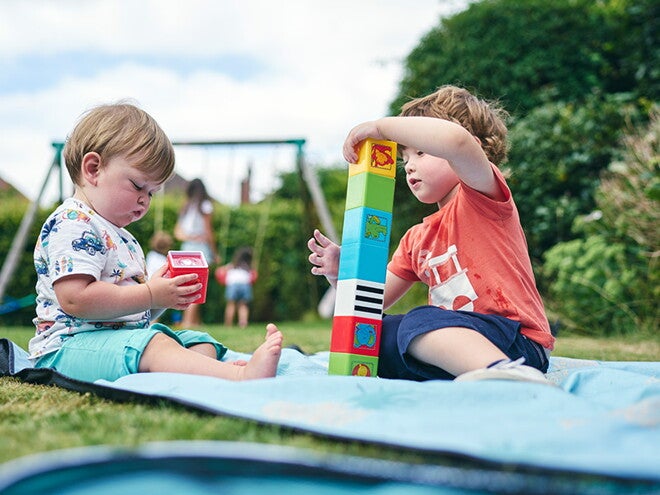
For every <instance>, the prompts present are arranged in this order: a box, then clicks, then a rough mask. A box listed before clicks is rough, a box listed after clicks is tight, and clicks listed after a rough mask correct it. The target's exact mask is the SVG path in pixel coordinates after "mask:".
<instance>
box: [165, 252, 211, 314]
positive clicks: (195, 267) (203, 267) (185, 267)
mask: <svg viewBox="0 0 660 495" xmlns="http://www.w3.org/2000/svg"><path fill="white" fill-rule="evenodd" d="M167 265H168V271H169V273H170V276H172V277H176V276H177V275H186V274H188V273H196V274H197V276H198V278H197V280H193V281H192V282H190V283H191V284H196V283H197V282H200V283H201V284H202V288H201V289H200V290H199V291H198V292H195V294H200V296H201V297H200V298H199V299H197V300H196V301H195V303H194V304H203V303H205V302H206V287H207V285H208V281H209V265H208V263H207V262H206V258H204V253H202V252H201V251H169V252H168V253H167Z"/></svg>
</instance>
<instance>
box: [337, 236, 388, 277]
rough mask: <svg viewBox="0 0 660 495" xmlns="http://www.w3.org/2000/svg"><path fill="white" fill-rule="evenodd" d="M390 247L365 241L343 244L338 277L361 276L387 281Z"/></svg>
mask: <svg viewBox="0 0 660 495" xmlns="http://www.w3.org/2000/svg"><path fill="white" fill-rule="evenodd" d="M388 248H389V246H387V245H384V246H382V247H380V246H375V245H374V244H372V243H365V242H359V243H351V244H345V245H342V247H341V253H340V255H339V276H338V279H339V280H342V279H349V278H359V279H362V280H371V281H374V282H381V283H385V273H386V272H387V259H388V256H389V249H388Z"/></svg>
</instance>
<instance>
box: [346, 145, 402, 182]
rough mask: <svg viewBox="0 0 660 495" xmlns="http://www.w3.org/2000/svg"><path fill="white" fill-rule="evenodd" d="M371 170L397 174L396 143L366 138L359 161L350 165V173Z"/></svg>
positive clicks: (390, 174) (385, 173) (382, 173)
mask: <svg viewBox="0 0 660 495" xmlns="http://www.w3.org/2000/svg"><path fill="white" fill-rule="evenodd" d="M362 172H369V173H372V174H378V175H384V176H385V177H391V178H394V177H395V175H396V143H395V142H393V141H382V140H377V139H365V140H364V141H363V142H362V146H361V147H360V152H359V153H358V162H357V163H351V164H349V166H348V175H349V177H350V176H351V175H356V174H360V173H362Z"/></svg>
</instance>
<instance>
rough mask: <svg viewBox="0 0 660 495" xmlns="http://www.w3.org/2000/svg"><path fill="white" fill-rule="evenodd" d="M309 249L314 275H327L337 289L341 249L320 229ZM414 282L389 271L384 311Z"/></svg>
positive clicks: (309, 242)
mask: <svg viewBox="0 0 660 495" xmlns="http://www.w3.org/2000/svg"><path fill="white" fill-rule="evenodd" d="M307 247H308V248H309V250H310V251H311V252H312V253H311V254H310V255H309V262H310V263H311V264H312V265H314V266H313V267H312V273H313V274H314V275H325V278H327V279H328V282H330V285H332V286H333V287H337V275H338V273H339V253H340V251H341V248H340V247H339V246H338V245H337V244H335V243H334V242H332V241H331V240H330V239H328V238H327V237H326V236H324V235H323V234H322V233H321V232H320V231H319V230H318V229H317V230H314V237H312V238H311V239H310V240H309V241H308V242H307ZM412 284H413V282H411V281H409V280H405V279H403V278H401V277H397V276H396V275H394V274H393V273H392V272H390V271H388V272H387V276H386V278H385V295H384V304H383V307H384V309H387V308H389V307H390V306H391V305H392V304H394V303H395V302H397V301H398V300H399V299H401V297H402V296H403V295H404V294H405V293H406V292H408V289H410V287H411V286H412Z"/></svg>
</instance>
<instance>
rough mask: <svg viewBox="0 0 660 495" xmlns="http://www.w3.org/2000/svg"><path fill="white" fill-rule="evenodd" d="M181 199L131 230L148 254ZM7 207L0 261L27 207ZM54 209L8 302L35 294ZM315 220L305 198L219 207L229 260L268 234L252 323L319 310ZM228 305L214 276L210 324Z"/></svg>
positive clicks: (21, 314) (158, 203)
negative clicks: (40, 250)
mask: <svg viewBox="0 0 660 495" xmlns="http://www.w3.org/2000/svg"><path fill="white" fill-rule="evenodd" d="M181 201H182V200H181V199H180V198H176V197H174V198H169V197H166V198H156V199H155V200H154V204H153V205H152V208H151V210H150V212H149V213H148V214H147V216H146V217H145V218H144V219H142V220H141V221H139V222H137V223H135V224H132V225H131V226H130V227H129V230H130V232H131V233H132V234H133V235H134V236H135V237H136V238H137V239H138V241H139V242H140V243H141V244H142V247H143V249H144V250H145V253H146V252H147V251H148V249H149V239H150V238H151V236H152V235H153V233H154V229H155V224H156V221H155V218H156V217H157V216H158V215H159V214H162V218H163V220H162V222H163V223H162V225H163V228H164V230H166V231H169V232H172V231H173V229H174V224H175V223H176V218H177V212H178V211H179V208H180V206H181ZM3 203H4V204H6V205H7V207H5V208H3V209H2V211H1V212H0V228H1V229H2V232H3V235H2V236H0V258H1V259H3V260H4V259H5V258H6V256H7V253H8V252H9V249H10V246H11V243H12V240H13V237H14V232H16V230H17V229H18V226H19V224H20V222H21V219H22V217H23V214H24V213H25V210H26V209H27V205H26V204H25V203H24V202H18V201H16V202H13V201H12V204H11V205H9V204H7V202H5V201H4V200H3ZM51 210H52V208H48V209H41V210H40V211H39V212H38V214H37V218H36V219H35V222H34V224H33V225H32V227H31V230H30V234H29V237H28V241H27V242H26V245H25V247H24V249H23V251H22V254H21V261H20V263H19V268H18V269H17V270H16V271H15V273H14V274H13V276H12V278H11V280H10V283H9V284H8V286H7V289H6V291H5V299H4V301H3V302H7V301H9V300H11V299H12V298H22V297H24V296H27V295H30V294H34V287H35V283H36V274H35V271H34V267H33V261H32V257H33V254H32V253H33V250H34V242H35V240H36V238H37V235H38V233H39V229H40V228H41V225H42V224H43V222H44V220H45V219H46V217H47V216H48V214H49V213H50V211H51ZM227 221H229V222H228V225H229V228H228V230H226V228H227V227H226V226H227ZM311 221H312V220H311V219H309V215H307V213H306V215H305V216H303V207H302V204H301V201H300V200H299V199H292V200H281V199H273V200H272V201H268V200H266V201H264V202H262V203H260V204H256V205H247V206H244V207H239V208H231V209H230V208H229V207H227V206H224V205H220V204H216V208H215V213H214V218H213V225H214V228H215V231H216V235H217V237H216V238H217V240H218V242H219V243H220V245H219V248H218V251H219V252H220V253H224V255H225V256H226V260H225V261H228V260H230V259H231V256H232V255H233V253H234V251H235V250H236V249H237V248H238V247H240V246H242V245H250V246H253V247H254V244H255V242H256V241H257V239H258V236H257V231H258V230H260V229H261V230H263V232H262V233H261V234H260V235H261V236H263V245H262V248H261V250H260V252H259V253H257V254H258V255H259V261H260V262H259V266H258V267H257V270H258V272H259V279H258V280H257V283H256V284H255V287H254V293H255V300H254V303H253V305H252V312H251V320H252V321H278V320H297V319H300V318H302V317H303V315H305V314H306V313H308V312H310V311H314V310H315V308H316V304H317V303H318V299H319V297H320V296H321V295H322V291H323V290H325V286H324V281H323V280H320V279H318V277H313V276H312V275H311V274H310V272H309V268H310V267H309V263H308V261H307V254H308V253H307V248H306V242H307V239H308V238H309V236H310V234H311V232H308V231H307V229H306V228H301V226H305V225H307V224H309V223H310V222H311ZM178 247H179V245H178V244H176V245H175V246H174V248H175V249H176V248H178ZM212 268H215V267H212ZM224 306H225V301H224V287H222V286H220V285H219V284H218V283H217V282H216V280H215V278H214V277H213V274H211V281H210V283H209V289H208V295H207V302H206V304H204V306H203V307H202V313H203V318H204V320H205V321H207V322H209V323H211V322H213V323H219V322H221V321H222V320H223V313H224ZM171 315H172V312H171V311H168V313H166V315H165V316H164V320H163V321H170V320H171ZM33 317H34V307H33V305H29V306H28V307H25V308H23V309H20V310H18V311H12V312H9V313H5V314H1V315H0V324H3V325H30V324H31V320H32V318H33Z"/></svg>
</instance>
